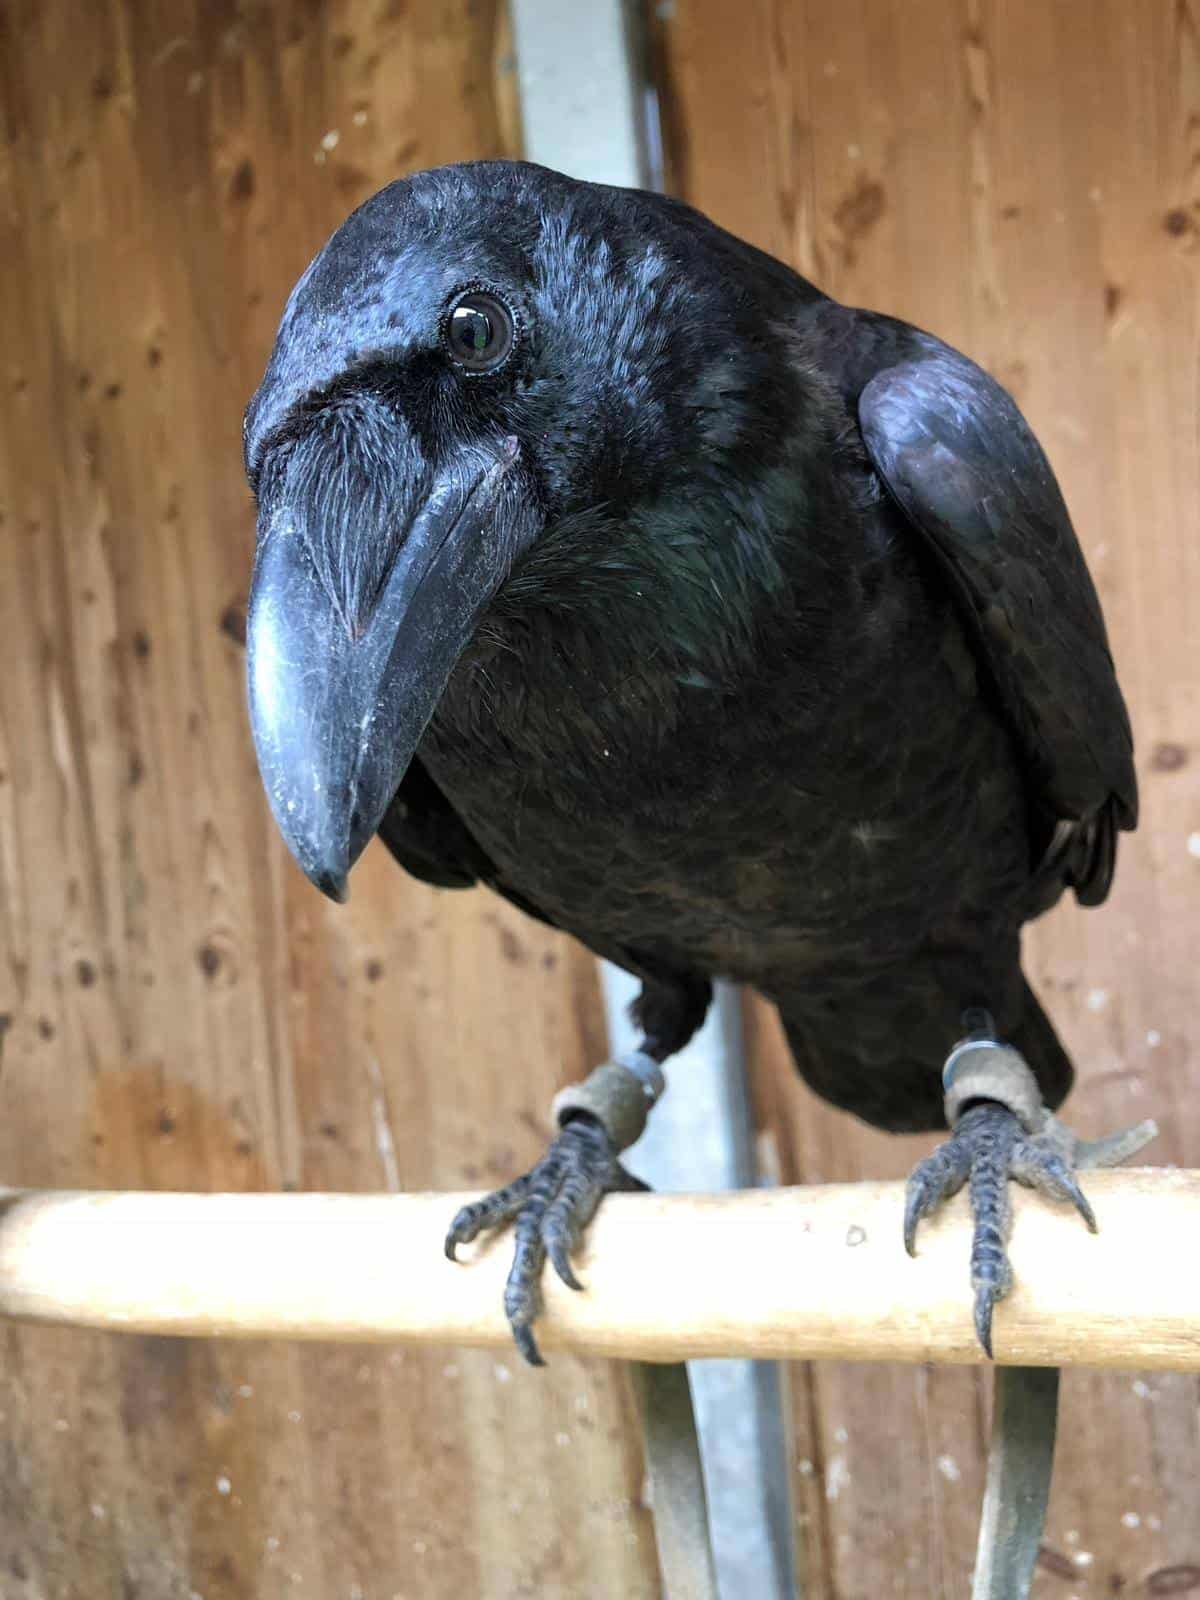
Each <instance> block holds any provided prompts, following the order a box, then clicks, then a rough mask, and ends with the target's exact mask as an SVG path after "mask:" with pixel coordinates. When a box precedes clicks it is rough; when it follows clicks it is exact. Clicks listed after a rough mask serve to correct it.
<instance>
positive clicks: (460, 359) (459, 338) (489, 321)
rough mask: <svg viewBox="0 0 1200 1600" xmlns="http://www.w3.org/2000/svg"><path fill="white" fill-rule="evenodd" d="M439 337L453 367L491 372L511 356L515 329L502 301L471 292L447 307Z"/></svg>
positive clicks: (477, 290) (511, 315) (485, 294)
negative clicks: (447, 313) (446, 314)
mask: <svg viewBox="0 0 1200 1600" xmlns="http://www.w3.org/2000/svg"><path fill="white" fill-rule="evenodd" d="M442 336H443V339H444V341H445V345H446V350H447V353H448V354H449V356H450V359H451V360H452V361H453V362H454V364H455V366H457V367H459V368H461V369H462V370H463V371H464V372H494V371H495V370H496V368H497V367H501V366H503V365H504V363H505V361H506V360H507V359H508V357H509V355H510V354H511V352H512V348H513V345H514V344H515V342H516V336H517V328H516V322H515V320H514V318H513V314H512V312H511V311H510V310H509V309H508V307H507V306H506V305H505V304H504V302H503V300H501V299H500V298H499V297H498V296H496V295H494V294H488V293H487V291H486V290H483V289H472V290H468V291H467V292H466V293H464V294H461V295H460V296H459V297H458V299H457V300H456V301H455V302H454V304H453V305H452V306H451V308H450V314H449V316H448V317H447V318H446V321H445V323H444V324H443V334H442Z"/></svg>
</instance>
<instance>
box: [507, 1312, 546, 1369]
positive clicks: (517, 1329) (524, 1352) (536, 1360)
mask: <svg viewBox="0 0 1200 1600" xmlns="http://www.w3.org/2000/svg"><path fill="white" fill-rule="evenodd" d="M512 1336H513V1342H514V1343H515V1344H516V1347H517V1353H518V1354H519V1355H520V1357H521V1359H522V1361H525V1362H528V1364H529V1365H530V1366H531V1367H544V1366H545V1365H546V1361H545V1357H544V1356H543V1355H542V1352H541V1351H540V1350H539V1349H538V1347H537V1340H536V1339H535V1338H534V1337H533V1329H532V1328H531V1327H530V1326H529V1324H528V1323H521V1324H519V1325H514V1327H513V1331H512Z"/></svg>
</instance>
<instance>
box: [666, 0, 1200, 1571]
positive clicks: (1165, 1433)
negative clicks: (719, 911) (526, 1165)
mask: <svg viewBox="0 0 1200 1600" xmlns="http://www.w3.org/2000/svg"><path fill="white" fill-rule="evenodd" d="M651 16H652V30H653V39H654V56H655V59H656V64H657V73H658V80H659V86H660V92H662V94H663V96H664V103H665V109H666V118H665V120H666V126H667V134H668V155H669V162H668V166H669V170H670V171H671V173H672V176H673V179H674V183H675V186H676V189H677V192H680V193H682V194H683V195H684V197H685V198H687V199H689V200H691V201H693V202H694V203H695V204H697V205H699V206H701V208H703V209H705V210H708V211H709V212H710V213H711V214H712V215H714V216H715V217H716V219H717V220H718V221H720V222H722V223H724V224H725V225H726V226H729V227H732V228H733V229H734V230H735V231H737V232H740V233H742V234H744V235H746V236H748V237H750V238H753V239H754V240H755V242H757V243H759V244H762V245H763V246H764V247H765V248H767V249H770V250H774V251H775V252H776V253H779V254H782V255H784V256H785V257H787V258H789V259H791V260H792V261H793V262H794V263H795V264H796V265H797V266H798V267H799V268H800V270H801V271H803V272H806V273H807V274H809V275H810V276H812V277H814V278H815V279H816V280H817V281H818V282H820V283H821V284H822V286H823V287H825V288H826V289H828V290H829V291H830V292H831V293H834V294H836V295H837V296H838V297H839V298H841V299H844V300H847V301H849V302H851V303H857V304H866V305H871V306H874V307H877V308H879V309H881V310H885V311H890V312H893V313H895V314H897V315H900V316H903V317H907V318H909V319H910V320H912V321H914V322H917V323H919V324H923V325H925V326H927V327H929V328H931V329H932V330H933V331H935V332H937V333H939V334H941V335H943V336H944V337H945V338H947V339H949V340H950V341H951V342H952V343H955V344H957V345H959V346H960V347H961V348H963V349H965V350H966V351H967V352H968V353H970V354H972V355H974V356H975V357H976V358H977V359H979V360H981V361H982V362H983V363H984V364H985V365H987V366H989V367H990V368H991V370H992V371H994V372H995V373H996V374H997V375H998V376H999V377H1000V378H1001V380H1002V381H1003V382H1005V383H1006V384H1007V385H1008V386H1009V387H1010V388H1011V389H1012V390H1013V392H1014V393H1015V394H1016V396H1017V398H1018V400H1019V402H1020V403H1021V405H1022V406H1023V407H1024V408H1025V410H1026V411H1027V414H1028V415H1029V417H1030V419H1031V421H1032V423H1033V425H1034V427H1035V428H1036V429H1037V430H1038V432H1039V434H1040V435H1041V437H1042V438H1043V440H1044V441H1045V443H1046V446H1047V449H1048V450H1049V453H1050V455H1051V458H1052V460H1053V461H1054V463H1055V466H1056V469H1057V471H1058V473H1059V476H1060V478H1061V480H1062V483H1063V486H1064V489H1065V492H1066V495H1067V499H1068V502H1069V504H1070V505H1071V507H1072V510H1073V514H1074V516H1075V520H1076V524H1077V526H1078V529H1079V532H1080V536H1081V539H1082V541H1083V544H1084V547H1085V549H1086V551H1087V553H1088V556H1089V559H1090V561H1091V563H1092V568H1093V571H1094V572H1095V574H1096V577H1097V581H1098V583H1099V586H1100V589H1101V592H1102V596H1103V599H1104V602H1105V607H1106V611H1107V614H1108V617H1109V621H1110V625H1111V632H1112V636H1113V644H1114V651H1115V654H1116V657H1117V661H1118V665H1119V668H1120V671H1121V676H1122V681H1123V683H1124V685H1125V688H1126V692H1127V694H1128V696H1129V699H1130V702H1131V708H1132V712H1133V717H1134V724H1135V728H1136V730H1137V733H1138V741H1139V769H1140V774H1141V778H1142V782H1143V792H1144V797H1145V816H1144V822H1143V826H1142V830H1141V832H1140V833H1139V834H1138V835H1137V836H1136V837H1135V838H1134V839H1133V840H1132V841H1127V842H1126V843H1125V844H1124V846H1123V850H1122V860H1121V867H1120V871H1119V874H1118V880H1117V887H1116V891H1115V893H1114V895H1113V897H1112V900H1111V902H1110V904H1109V905H1108V906H1107V907H1106V908H1105V909H1104V911H1103V912H1100V913H1086V914H1084V913H1081V912H1080V911H1078V910H1077V909H1074V908H1070V907H1064V908H1061V909H1060V910H1058V911H1056V912H1055V913H1054V914H1053V915H1052V916H1051V917H1050V918H1048V919H1047V920H1046V921H1045V922H1044V923H1043V924H1040V925H1039V926H1038V927H1037V928H1036V929H1035V930H1034V931H1033V932H1032V933H1031V935H1030V937H1029V940H1028V950H1029V957H1030V970H1031V975H1032V977H1033V979H1034V981H1035V984H1036V986H1037V987H1038V988H1039V990H1040V991H1041V993H1042V994H1043V995H1044V997H1045V999H1046V1001H1047V1004H1048V1006H1049V1008H1050V1010H1051V1012H1052V1014H1053V1016H1054V1018H1055V1020H1056V1022H1057V1024H1058V1026H1059V1027H1060V1029H1061V1030H1062V1033H1063V1035H1064V1038H1065V1040H1066V1042H1067V1043H1068V1045H1069V1047H1070V1048H1071V1050H1072V1051H1073V1053H1074V1055H1075V1059H1076V1061H1077V1063H1078V1065H1079V1068H1080V1083H1079V1087H1078V1089H1077V1091H1076V1092H1075V1094H1074V1095H1073V1096H1072V1099H1071V1101H1070V1102H1069V1111H1070V1113H1071V1114H1072V1116H1073V1118H1074V1119H1075V1121H1076V1123H1077V1125H1079V1126H1080V1127H1081V1129H1082V1130H1083V1131H1085V1132H1089V1133H1096V1132H1099V1131H1102V1130H1103V1129H1105V1128H1107V1127H1110V1126H1113V1125H1119V1124H1122V1123H1124V1122H1127V1121H1130V1120H1134V1119H1137V1118H1140V1117H1143V1116H1151V1115H1152V1116H1154V1117H1156V1118H1157V1119H1158V1120H1159V1123H1160V1125H1161V1126H1162V1127H1163V1130H1164V1133H1163V1137H1162V1139H1161V1140H1160V1142H1159V1143H1158V1144H1157V1145H1156V1146H1153V1147H1152V1148H1151V1151H1150V1152H1149V1153H1148V1155H1149V1158H1150V1159H1158V1160H1163V1161H1167V1160H1170V1161H1176V1162H1180V1161H1184V1160H1186V1159H1188V1158H1189V1156H1190V1157H1191V1158H1194V1155H1195V1151H1196V1150H1197V1148H1200V1109H1198V1108H1200V1095H1198V1094H1197V1093H1196V1090H1197V1087H1198V1078H1197V1071H1198V1069H1197V1067H1196V1065H1195V1062H1196V1061H1197V1059H1200V1057H1198V1054H1197V1044H1198V1043H1200V1039H1198V1027H1197V1021H1196V1008H1195V1005H1194V1000H1193V997H1192V993H1191V989H1192V974H1191V963H1190V961H1189V960H1188V954H1187V953H1188V951H1189V949H1190V948H1191V945H1192V944H1193V943H1194V942H1195V940H1196V937H1197V935H1198V934H1200V920H1198V913H1197V895H1196V885H1197V873H1198V872H1200V865H1198V864H1197V861H1196V859H1195V851H1196V846H1195V845H1194V844H1191V843H1190V841H1191V840H1192V838H1193V836H1195V835H1196V834H1197V832H1198V830H1200V764H1198V760H1197V757H1198V753H1200V667H1198V665H1197V661H1196V653H1195V650H1194V647H1193V645H1192V641H1193V640H1194V639H1195V638H1196V637H1197V631H1198V624H1200V618H1198V616H1197V606H1198V603H1200V602H1198V600H1197V596H1198V595H1200V570H1198V567H1200V537H1198V532H1200V530H1198V529H1197V513H1196V507H1197V504H1198V488H1200V485H1198V483H1197V408H1196V389H1195V363H1196V347H1197V311H1196V275H1195V273H1196V263H1197V259H1198V256H1197V240H1198V239H1200V206H1198V202H1200V193H1198V192H1197V185H1198V183H1200V179H1198V177H1197V173H1198V171H1200V165H1198V163H1197V133H1196V129H1197V126H1198V123H1200V44H1198V41H1200V14H1198V11H1197V7H1196V5H1195V4H1194V0H1178V3H1177V4H1167V3H1166V0H1100V3H1089V0H1055V3H1053V4H1049V5H1045V4H1039V3H1037V0H1011V3H1009V4H1007V5H1000V4H995V3H992V0H920V3H918V4H903V3H901V0H806V4H805V5H804V6H788V5H783V4H779V3H777V0H749V3H747V4H746V5H744V6H741V7H739V8H738V13H737V19H736V23H734V21H733V20H732V18H731V16H730V13H729V11H728V8H726V7H723V6H721V5H719V4H718V3H716V0H675V3H674V4H673V5H671V6H669V7H652V8H651ZM750 1024H751V1030H752V1048H753V1053H754V1056H755V1060H756V1079H757V1094H758V1102H759V1116H760V1120H761V1125H762V1130H763V1138H764V1141H765V1145H766V1147H767V1150H768V1154H769V1155H770V1157H771V1159H772V1160H773V1161H774V1162H776V1163H777V1165H778V1167H779V1169H780V1171H781V1174H782V1176H783V1177H784V1179H785V1180H786V1181H804V1182H825V1181H834V1180H839V1179H857V1178H862V1177H868V1176H871V1177H885V1176H888V1177H895V1176H900V1175H902V1174H903V1173H904V1172H905V1171H906V1170H907V1169H908V1167H909V1166H910V1165H911V1164H912V1163H913V1161H914V1160H915V1159H916V1158H917V1157H918V1156H919V1155H920V1154H921V1153H922V1152H923V1151H924V1150H925V1149H927V1148H928V1144H929V1141H923V1140H917V1139H890V1138H887V1137H886V1136H884V1135H880V1134H876V1133H873V1132H872V1131H870V1130H868V1129H865V1128H862V1127H860V1126H858V1125H856V1124H854V1123H852V1122H851V1121H850V1120H849V1119H846V1118H844V1117H841V1116H839V1115H838V1114H837V1113H835V1112H832V1111H830V1110H829V1109H828V1108H826V1107H824V1106H822V1105H820V1104H819V1103H818V1102H817V1101H816V1100H815V1099H814V1097H813V1096H811V1095H810V1094H809V1093H808V1092H807V1091H806V1090H805V1089H804V1088H803V1087H802V1086H800V1085H798V1084H796V1083H795V1082H794V1081H793V1078H792V1073H791V1069H790V1065H789V1063H788V1060H787V1054H786V1049H785V1047H784V1044H783V1041H782V1037H781V1035H780V1033H779V1030H778V1026H777V1023H776V1021H775V1019H774V1017H773V1016H770V1015H768V1014H767V1012H766V1010H765V1008H761V1007H757V1006H755V1007H753V1008H752V1009H751V1015H750ZM934 1065H936V1064H934ZM1017 1269H1018V1271H1019V1270H1020V1264H1019V1262H1018V1264H1017ZM1183 1270H1187V1269H1186V1267H1185V1268H1183ZM964 1288H965V1284H964ZM792 1390H793V1395H794V1397H795V1419H794V1420H795V1428H796V1435H797V1445H796V1449H797V1457H798V1462H799V1465H798V1468H797V1480H796V1487H797V1493H798V1497H799V1499H798V1503H799V1505H800V1507H801V1516H802V1519H803V1527H804V1531H805V1534H806V1537H807V1540H808V1547H809V1548H808V1560H807V1567H808V1573H807V1577H808V1585H809V1587H808V1589H807V1591H806V1594H807V1595H808V1596H809V1597H810V1600H812V1597H818V1596H819V1597H822V1600H824V1597H826V1596H833V1595H835V1594H836V1595H837V1596H839V1597H846V1596H860V1595H861V1596H867V1595H872V1596H873V1595H877V1594H904V1595H909V1594H912V1595H916V1594H921V1595H925V1594H931V1593H936V1594H944V1595H947V1596H957V1595H960V1594H962V1593H964V1592H966V1588H967V1584H968V1573H969V1569H970V1565H971V1558H972V1553H973V1542H974V1520H975V1514H976V1508H977V1506H978V1500H979V1495H980V1493H981V1490H982V1451H983V1448H984V1443H985V1439H986V1435H985V1433H984V1430H983V1421H984V1413H985V1409H986V1404H987V1396H986V1385H983V1386H980V1384H979V1382H978V1381H977V1380H976V1379H975V1378H974V1377H973V1376H972V1375H970V1374H965V1373H956V1372H950V1371H930V1372H927V1373H911V1372H904V1371H899V1370H896V1369H894V1368H893V1369H889V1368H879V1369H876V1370H874V1371H867V1370H863V1369H852V1370H851V1369H841V1370H839V1369H838V1368H836V1367H828V1366H821V1367H819V1368H813V1369H808V1370H804V1369H799V1370H796V1371H794V1372H793V1374H792ZM1198 1484H1200V1433H1198V1430H1197V1423H1196V1410H1195V1390H1194V1386H1193V1385H1192V1384H1191V1381H1190V1380H1189V1379H1182V1378H1171V1379H1168V1380H1166V1381H1165V1382H1164V1381H1162V1380H1159V1379H1154V1380H1152V1381H1151V1380H1148V1379H1147V1378H1145V1377H1139V1376H1138V1375H1136V1374H1131V1375H1129V1376H1127V1377H1123V1378H1118V1377H1113V1376H1103V1375H1098V1374H1096V1375H1093V1374H1090V1373H1084V1372H1079V1373H1071V1374H1068V1375H1067V1377H1066V1380H1065V1381H1064V1385H1063V1421H1062V1425H1061V1427H1060V1431H1059V1470H1058V1474H1057V1477H1056V1481H1055V1489H1054V1494H1053V1498H1052V1504H1051V1511H1050V1521H1049V1529H1048V1545H1049V1547H1050V1548H1049V1551H1048V1553H1047V1555H1046V1556H1045V1572H1044V1573H1043V1574H1042V1575H1041V1576H1040V1577H1039V1585H1040V1587H1039V1589H1038V1590H1037V1592H1039V1593H1044V1594H1046V1595H1051V1594H1063V1595H1064V1596H1065V1595H1068V1594H1079V1595H1109V1594H1118V1593H1127V1592H1130V1593H1139V1594H1141V1593H1156V1592H1162V1593H1168V1592H1172V1593H1173V1592H1179V1593H1184V1592H1190V1590H1189V1585H1190V1586H1191V1587H1193V1588H1196V1589H1197V1592H1200V1536H1198V1533H1197V1530H1198V1529H1200V1489H1198V1488H1197V1485H1198ZM1176 1569H1178V1570H1176ZM1169 1583H1176V1584H1178V1585H1179V1587H1178V1589H1176V1588H1168V1587H1163V1585H1166V1584H1169Z"/></svg>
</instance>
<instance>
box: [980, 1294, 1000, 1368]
mask: <svg viewBox="0 0 1200 1600" xmlns="http://www.w3.org/2000/svg"><path fill="white" fill-rule="evenodd" d="M996 1299H997V1295H996V1285H995V1284H993V1283H981V1284H980V1285H979V1287H978V1288H977V1289H976V1291H975V1333H976V1336H977V1338H978V1339H979V1342H980V1344H981V1345H982V1346H983V1350H984V1354H985V1355H986V1356H987V1358H988V1360H989V1361H992V1360H994V1359H995V1358H994V1357H993V1355H992V1312H993V1311H994V1310H995V1309H996Z"/></svg>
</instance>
